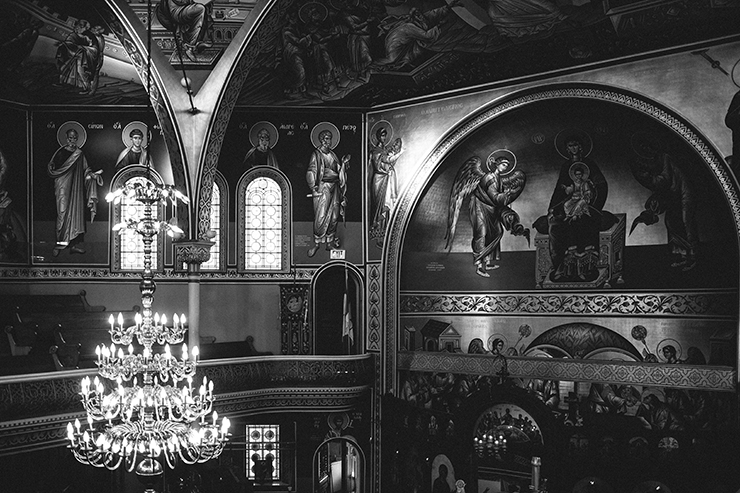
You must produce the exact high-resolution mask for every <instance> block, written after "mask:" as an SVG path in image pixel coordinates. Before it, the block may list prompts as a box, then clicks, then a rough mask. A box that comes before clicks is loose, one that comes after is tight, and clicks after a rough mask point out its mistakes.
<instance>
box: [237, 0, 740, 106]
mask: <svg viewBox="0 0 740 493" xmlns="http://www.w3.org/2000/svg"><path fill="white" fill-rule="evenodd" d="M739 10H740V2H738V1H736V0H683V1H674V0H616V1H615V0H590V1H589V0H557V1H553V0H447V3H445V2H443V1H442V0H426V1H422V0H407V1H400V0H367V1H359V0H324V1H313V2H294V5H293V7H292V8H288V9H287V11H286V16H285V20H284V22H283V24H282V26H281V29H278V33H277V34H276V36H275V37H274V38H273V42H272V44H267V43H266V44H265V47H264V49H263V50H262V53H261V55H260V56H261V60H260V63H257V64H255V66H256V67H258V68H254V69H253V70H252V72H251V73H250V75H249V77H248V79H247V81H246V82H245V84H244V86H243V88H242V93H241V97H240V99H239V104H243V105H279V104H290V105H296V104H341V105H347V106H358V107H369V106H373V105H378V104H383V103H389V102H394V101H399V100H404V99H407V98H414V97H421V96H425V95H430V94H436V93H439V92H443V91H448V90H453V89H460V88H466V87H470V86H475V85H478V84H484V83H490V82H496V81H505V80H508V79H513V78H518V77H525V76H529V75H533V74H537V73H542V72H548V71H552V70H557V69H562V68H569V67H572V68H575V67H578V66H582V65H584V64H590V63H594V62H599V61H607V60H615V59H618V58H621V57H625V56H630V55H634V54H639V53H647V52H651V51H654V50H659V49H664V48H669V47H673V46H678V45H685V44H690V43H696V42H700V41H704V40H708V39H716V38H719V37H722V36H728V35H733V34H738V32H740V29H738V25H737V23H736V22H735V21H734V20H732V19H735V18H737V17H738V15H740V12H739ZM705 55H706V56H707V57H709V58H710V59H708V60H707V69H708V70H712V68H711V67H712V65H711V62H712V60H711V53H705ZM721 68H722V69H723V70H725V71H726V72H728V71H729V70H731V68H732V67H721Z"/></svg>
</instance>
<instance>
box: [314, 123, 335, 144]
mask: <svg viewBox="0 0 740 493" xmlns="http://www.w3.org/2000/svg"><path fill="white" fill-rule="evenodd" d="M324 130H329V131H330V132H331V148H332V149H334V148H335V147H336V146H337V144H339V140H340V135H339V129H338V128H337V126H336V125H334V124H333V123H332V122H321V123H317V124H316V125H315V126H314V127H313V130H311V143H312V144H313V145H314V147H316V148H317V149H318V148H319V147H321V142H320V141H319V134H320V133H321V132H323V131H324Z"/></svg>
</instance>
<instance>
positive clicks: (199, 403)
mask: <svg viewBox="0 0 740 493" xmlns="http://www.w3.org/2000/svg"><path fill="white" fill-rule="evenodd" d="M148 5H149V19H148V20H149V26H148V28H149V44H148V49H149V52H150V53H151V18H152V16H151V0H150V1H149V4H148ZM150 72H151V56H149V59H148V63H147V93H149V94H151V92H150V84H151V79H150ZM149 104H151V102H149ZM146 166H147V171H148V173H147V177H146V179H145V180H129V181H128V182H126V184H125V185H124V187H123V188H120V189H118V190H116V191H114V192H111V193H109V194H108V196H107V197H106V200H107V201H108V202H112V203H113V204H114V205H116V204H119V203H120V202H121V200H122V199H123V198H124V197H126V198H127V199H129V200H136V201H137V202H139V203H140V204H141V205H142V207H141V212H142V216H141V217H134V216H129V217H127V218H125V219H124V220H123V221H122V222H120V223H118V224H116V225H115V226H113V231H116V232H117V233H118V234H122V233H123V232H124V231H126V230H133V231H135V232H136V233H138V234H139V235H140V236H141V238H142V243H143V264H144V270H143V272H142V280H141V283H140V285H139V287H140V291H141V301H142V313H141V314H137V315H136V318H135V321H134V324H133V325H126V324H125V323H124V320H123V316H122V315H121V314H119V315H118V317H117V318H114V317H113V315H111V316H110V319H109V323H110V329H109V332H110V335H111V341H112V343H111V344H110V346H106V345H101V346H98V347H97V348H96V354H97V365H98V372H99V374H100V376H101V377H103V379H106V380H109V381H110V382H112V383H111V384H108V385H105V384H104V383H103V381H101V379H100V378H99V377H98V376H96V377H95V378H94V380H92V381H91V380H90V377H85V378H83V379H82V382H81V391H80V395H81V396H82V404H83V407H84V409H85V412H86V413H87V423H84V424H83V423H80V421H79V419H77V420H75V422H74V424H72V423H68V424H67V438H68V439H69V442H70V443H69V445H68V447H69V448H70V449H71V450H72V453H73V454H74V456H75V458H76V459H77V460H78V461H79V462H81V463H83V464H88V465H92V466H95V467H106V468H108V469H117V468H119V467H124V468H125V469H126V470H127V471H129V472H132V471H134V472H136V474H138V475H139V477H140V478H151V477H153V476H157V475H159V474H161V473H162V472H163V466H164V465H167V467H169V468H174V467H175V465H176V464H177V463H179V462H182V463H185V464H195V463H199V462H206V461H208V460H210V459H213V458H215V457H218V456H219V455H220V454H221V452H222V451H223V448H224V446H225V444H226V442H227V441H228V437H229V419H228V418H223V419H222V420H221V421H220V423H219V421H218V420H219V418H218V413H217V412H216V411H213V382H212V381H209V380H208V379H207V378H206V377H204V378H203V381H202V383H201V385H200V386H199V387H197V388H194V386H193V377H194V376H195V371H196V365H197V360H198V348H197V346H194V347H192V348H191V349H190V350H188V347H187V344H184V343H183V340H184V338H185V335H186V332H187V329H186V321H185V316H184V315H181V316H180V317H178V316H177V315H175V316H174V317H173V320H172V323H171V324H168V320H167V317H166V316H161V317H160V315H159V314H158V313H154V314H153V313H152V301H153V298H154V291H155V289H156V285H155V282H154V273H153V272H152V244H153V242H154V238H155V237H156V236H157V235H158V234H159V233H160V232H161V231H164V232H166V233H167V234H169V235H170V236H175V235H178V236H179V235H182V234H183V231H182V229H180V228H179V226H178V225H177V221H170V222H167V221H159V220H157V219H156V218H155V215H154V211H155V208H156V207H160V206H166V205H167V204H168V203H169V204H171V205H172V207H173V210H176V209H177V206H178V203H182V204H188V203H189V199H188V198H187V197H186V196H185V195H183V194H182V193H181V192H179V191H178V190H177V189H175V188H174V187H173V186H172V185H156V184H154V183H153V181H152V180H151V179H150V178H151V161H148V162H147V163H146ZM173 217H174V216H173ZM134 338H135V339H136V342H137V343H138V345H140V346H141V347H142V348H143V350H142V351H141V352H135V350H134V346H133V343H134ZM180 343H183V344H182V349H181V353H180V357H179V358H177V357H175V356H174V355H173V353H172V349H171V347H170V345H175V344H177V345H179V344H180ZM155 345H156V346H160V347H161V349H158V350H155V349H154V346H155ZM124 348H125V349H126V350H125V351H124ZM178 384H182V386H178ZM147 491H153V490H151V489H148V490H147Z"/></svg>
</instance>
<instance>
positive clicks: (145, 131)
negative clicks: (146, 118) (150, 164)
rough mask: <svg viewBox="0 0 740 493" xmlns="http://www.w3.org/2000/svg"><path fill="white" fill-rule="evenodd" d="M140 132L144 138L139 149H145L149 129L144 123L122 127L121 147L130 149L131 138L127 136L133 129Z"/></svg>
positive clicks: (134, 123)
mask: <svg viewBox="0 0 740 493" xmlns="http://www.w3.org/2000/svg"><path fill="white" fill-rule="evenodd" d="M137 128H138V129H139V130H141V133H143V134H144V138H143V139H142V141H141V147H143V148H145V149H146V147H147V146H148V145H149V127H147V126H146V123H144V122H139V121H134V122H131V123H129V124H128V125H126V126H125V127H123V131H122V132H121V140H122V141H123V145H125V146H126V147H131V137H129V134H130V133H131V131H132V130H134V129H137Z"/></svg>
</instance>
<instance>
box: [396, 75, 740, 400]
mask: <svg viewBox="0 0 740 493" xmlns="http://www.w3.org/2000/svg"><path fill="white" fill-rule="evenodd" d="M550 87H552V88H551V89H546V90H542V89H537V88H529V89H524V90H522V91H519V92H518V93H514V95H513V97H512V98H511V99H509V100H506V101H502V102H494V103H492V104H491V105H490V106H487V107H484V108H483V109H482V110H480V112H479V113H478V114H477V115H475V116H473V117H472V118H470V119H468V120H467V121H465V122H464V123H463V124H461V125H459V126H458V127H456V128H455V129H454V130H453V131H452V132H450V133H449V134H448V135H446V136H444V138H443V140H442V142H441V143H440V144H438V145H437V147H436V148H435V149H434V151H433V152H432V153H431V154H430V155H429V156H428V157H427V158H426V159H425V161H424V162H423V163H422V164H421V166H419V169H418V171H417V173H416V174H415V175H414V177H413V178H412V180H411V181H410V183H409V184H408V186H407V187H406V190H405V192H404V193H403V194H402V196H401V197H400V198H399V201H398V203H397V210H396V216H395V217H396V219H395V220H394V221H393V223H392V224H391V228H390V231H389V234H388V242H387V252H386V254H387V257H386V258H387V259H388V262H387V263H386V264H385V271H384V272H383V279H384V282H385V285H384V290H383V295H384V297H385V313H384V315H385V319H384V320H383V323H384V326H385V334H384V336H385V341H384V342H385V351H386V352H385V354H386V358H385V362H384V365H383V366H384V372H385V375H384V377H385V378H384V382H385V388H384V389H383V391H384V392H385V391H393V390H394V389H395V382H396V379H397V375H396V370H397V366H398V361H397V355H396V351H397V349H398V341H397V334H398V324H399V319H400V318H399V311H400V308H401V307H400V303H399V296H400V293H399V289H398V287H397V283H398V279H399V275H400V272H399V267H400V258H401V246H402V244H403V233H404V230H405V227H406V225H407V224H408V222H409V220H410V218H411V214H412V212H413V209H414V205H415V204H416V202H417V201H418V200H419V198H420V196H421V192H422V191H423V188H424V186H425V185H426V184H427V180H428V179H429V177H431V176H432V174H433V173H434V171H435V170H436V169H437V168H438V167H439V164H440V162H441V161H442V159H443V158H444V157H445V156H446V155H447V154H448V152H449V151H450V150H451V149H452V148H453V147H454V146H455V145H457V144H458V143H459V142H461V141H462V140H463V139H464V138H465V137H466V136H467V135H468V134H469V133H470V132H472V131H474V130H476V129H478V128H480V127H481V126H482V125H484V124H486V123H488V122H490V121H492V120H494V119H495V118H498V117H500V116H501V115H503V114H504V113H507V112H509V111H511V110H514V109H516V108H519V107H521V106H524V105H528V104H531V103H536V102H538V101H546V100H550V99H558V98H583V99H593V100H598V101H606V102H611V103H615V104H619V105H622V106H625V107H628V108H630V109H633V110H635V111H638V112H640V113H643V114H645V115H647V116H649V117H651V118H653V119H654V120H656V121H658V122H660V123H662V124H663V125H665V126H666V127H668V128H669V129H670V130H672V131H673V132H675V133H676V134H678V135H680V136H681V137H682V138H683V139H684V140H685V141H686V142H687V143H688V144H689V145H690V146H691V147H692V148H693V149H694V150H695V151H696V152H697V153H698V154H699V156H700V157H701V158H702V159H703V160H704V162H706V163H707V165H708V166H709V168H710V169H711V171H712V173H713V174H714V176H715V178H716V179H717V180H718V182H719V184H720V187H721V188H722V191H723V192H724V193H725V196H726V198H727V201H728V203H729V206H730V210H731V213H732V217H733V219H734V221H735V227H736V230H740V198H738V193H737V190H736V189H735V186H734V184H733V181H732V178H731V177H730V174H729V173H728V171H727V169H726V168H725V166H726V165H725V164H723V163H724V160H721V159H720V158H719V156H718V155H717V153H716V152H715V150H714V149H712V148H711V147H710V146H709V144H707V143H706V142H705V141H704V140H702V139H701V138H700V137H699V136H698V135H697V134H696V133H695V131H694V129H693V128H690V127H689V125H688V124H687V123H686V122H684V121H683V120H682V119H680V118H679V117H678V116H677V115H674V114H673V113H669V112H668V111H667V110H665V109H663V108H661V107H658V106H657V105H656V104H654V103H651V102H649V101H646V100H642V99H639V98H638V97H636V96H635V95H632V94H628V93H626V92H618V91H619V90H618V89H617V88H611V87H606V86H602V85H598V84H592V83H581V84H560V85H558V86H557V87H556V86H550ZM517 94H518V95H517ZM733 390H734V386H733Z"/></svg>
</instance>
